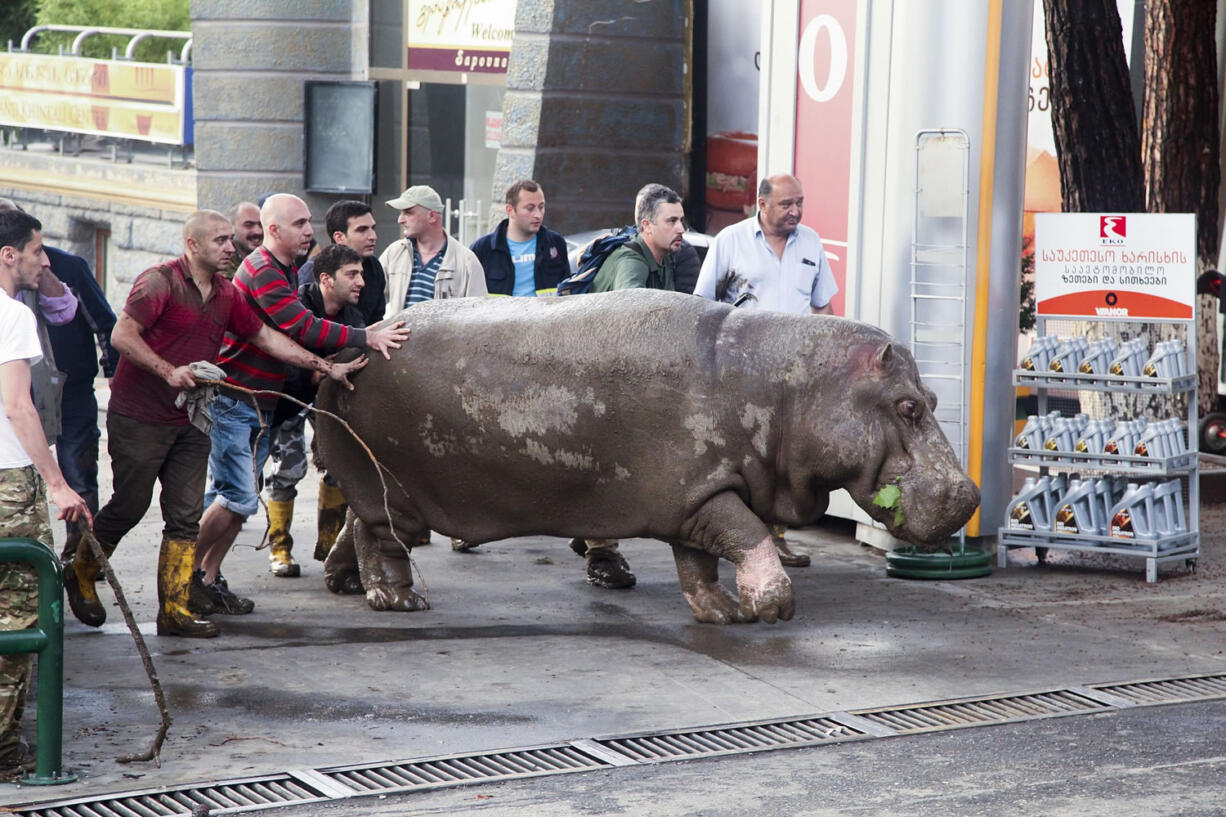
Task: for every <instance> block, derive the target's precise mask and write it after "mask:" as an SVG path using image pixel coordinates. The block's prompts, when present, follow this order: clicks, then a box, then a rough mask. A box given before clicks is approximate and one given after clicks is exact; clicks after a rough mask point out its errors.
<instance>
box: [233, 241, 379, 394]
mask: <svg viewBox="0 0 1226 817" xmlns="http://www.w3.org/2000/svg"><path fill="white" fill-rule="evenodd" d="M297 280H298V270H297V268H296V267H286V266H284V265H282V264H281V262H279V261H277V259H276V258H274V257H273V255H272V253H271V252H269V251H268V249H267V248H265V247H257V248H256V249H255V250H254V251H253V252H252V253H251V255H248V256H247V257H246V258H245V259H243V263H241V264H239V266H238V272H236V273H235V275H234V286H236V287H238V290H239V291H240V292H242V293H243V295H245V296H246V298H247V303H248V304H249V305H250V306H251V307H252V308H253V309H254V310H255V312H256V314H257V315H259V317H260V319H261V320H263V321H264V323H266V324H267V325H269V326H271V327H272V328H273V329H276V330H278V331H279V332H281V333H282V334H285V335H288V336H289V338H290V339H291V340H293V341H294V342H296V343H297V344H298V345H300V346H304V347H306V348H307V349H310V350H311V351H313V352H317V353H322V354H330V353H332V352H335V351H337V350H339V349H342V348H344V347H346V346H358V347H360V346H365V345H366V330H365V329H359V328H356V327H350V326H345V325H344V324H340V323H334V322H332V321H329V320H323V319H321V318H317V317H315V315H313V314H312V313H311V311H310V310H309V309H307V308H306V307H305V306H303V305H302V301H300V300H298V293H297V292H296V291H295V288H294V286H293V284H292V283H291V282H294V283H296V282H297ZM218 362H219V363H220V365H221V368H222V369H224V370H225V372H226V379H227V380H228V381H230V382H231V383H235V384H237V385H239V386H244V387H246V388H249V389H271V390H274V391H280V390H281V386H282V385H283V384H284V382H285V376H286V371H287V370H286V365H287V364H285V363H282V362H281V361H279V360H277V359H276V358H274V357H273V356H272V355H270V354H268V353H267V352H265V351H263V350H262V349H259V348H258V347H256V346H255V345H254V344H251V343H248V342H247V341H246V340H243V339H242V338H240V337H238V336H236V335H234V334H232V333H229V332H227V333H226V339H225V343H224V344H223V345H222V347H221V356H220V358H219V360H218ZM259 401H260V408H261V409H265V410H272V408H273V406H275V405H276V402H277V398H276V397H275V396H269V395H261V396H260V398H259Z"/></svg>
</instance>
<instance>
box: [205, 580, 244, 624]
mask: <svg viewBox="0 0 1226 817" xmlns="http://www.w3.org/2000/svg"><path fill="white" fill-rule="evenodd" d="M204 588H205V590H206V591H207V592H208V594H209V598H210V599H212V601H213V605H214V606H215V607H216V608H217V612H219V613H221V614H223V615H227V616H245V615H247V614H248V613H250V612H251V611H252V610H254V609H255V602H254V601H252V600H251V599H245V598H243V597H242V596H239V595H236V594H235V593H234V592H232V591H231V590H230V584H229V582H227V581H226V577H225V576H223V575H221V574H220V573H218V574H217V578H216V579H213V583H212V584H206V585H204Z"/></svg>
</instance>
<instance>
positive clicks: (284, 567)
mask: <svg viewBox="0 0 1226 817" xmlns="http://www.w3.org/2000/svg"><path fill="white" fill-rule="evenodd" d="M293 519H294V500H292V499H289V500H280V499H270V500H268V572H269V573H271V574H272V575H274V576H280V577H281V578H283V579H294V578H297V577H298V576H300V575H302V568H301V567H299V566H298V563H297V562H295V561H294V557H293V556H292V555H291V554H290V552H291V551H292V550H293V548H294V537H293V536H291V535H290V532H289V526H290V523H291V522H293Z"/></svg>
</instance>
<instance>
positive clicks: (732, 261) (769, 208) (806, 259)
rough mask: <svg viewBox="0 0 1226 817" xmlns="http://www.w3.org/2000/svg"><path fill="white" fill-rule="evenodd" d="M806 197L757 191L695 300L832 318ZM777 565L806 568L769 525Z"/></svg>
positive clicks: (826, 268)
mask: <svg viewBox="0 0 1226 817" xmlns="http://www.w3.org/2000/svg"><path fill="white" fill-rule="evenodd" d="M804 203H805V194H804V190H803V188H801V186H800V181H799V180H798V179H797V178H796V177H795V176H790V175H787V174H779V175H776V176H767V177H766V178H764V179H763V180H762V183H761V184H760V185H758V213H757V215H754V216H750V217H749V218H747V219H745V220H744V221H742V222H739V223H737V224H733V225H732V226H730V227H727V228H725V229H724V230H723V231H722V232H720V234H719V235H718V236H716V237H715V241H714V242H713V243H712V244H711V249H710V250H708V252H707V257H706V259H705V260H704V261H703V262H702V272H701V273H699V275H698V283H697V284H696V285H695V286H694V294H695V295H701V296H702V297H704V298H708V299H710V300H713V301H722V302H724V303H730V304H732V305H733V306H737V307H740V308H742V309H765V310H772V311H775V312H791V313H799V314H806V313H815V314H819V315H831V314H833V313H834V310H833V308H832V307H831V303H830V302H831V299H832V298H834V296H835V294H837V293H838V291H839V287H838V284H836V283H835V281H834V275H833V273H832V272H831V271H830V262H829V261H828V260H826V252H825V250H824V249H822V239H821V236H819V235H818V234H817V232H816V231H815V230H813V229H811V228H809V227H806V226H805V225H803V224H801V223H800V219H801V216H803V215H804ZM770 528H771V537H772V538H773V539H774V540H775V547H776V549H777V550H778V551H779V560H780V561H781V562H783V564H785V565H787V566H788V567H805V566H806V565H808V564H809V557H808V556H807V555H805V554H803V553H793V552H792V551H791V549H790V548H789V547H788V544H787V540H785V539H784V538H783V534H784V533H785V532H786V530H787V529H786V528H785V527H783V526H782V525H771V526H770Z"/></svg>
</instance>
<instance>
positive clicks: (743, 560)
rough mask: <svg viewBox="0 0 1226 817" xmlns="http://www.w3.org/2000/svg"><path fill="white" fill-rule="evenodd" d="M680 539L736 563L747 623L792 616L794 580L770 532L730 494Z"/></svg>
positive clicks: (708, 507) (715, 500)
mask: <svg viewBox="0 0 1226 817" xmlns="http://www.w3.org/2000/svg"><path fill="white" fill-rule="evenodd" d="M682 537H683V538H684V540H685V541H687V542H693V543H694V544H696V545H698V546H699V547H701V548H702V549H703V550H705V551H706V552H707V553H708V554H710V555H711V556H712V557H714V558H718V557H720V556H722V557H723V558H725V559H727V560H728V561H730V562H732V563H733V564H734V565H736V589H737V595H738V596H739V606H740V611H741V617H742V619H743V620H744V621H757V620H759V619H760V620H762V621H765V622H767V623H773V622H774V621H776V620H777V619H783V620H784V621H787V620H788V619H790V618H791V617H792V613H793V612H794V600H793V596H792V582H791V580H790V579H788V575H787V573H784V572H783V566H782V565H781V564H779V555H778V554H777V553H776V552H775V545H774V543H773V542H772V541H771V536H770V531H768V530H767V529H766V525H765V524H763V522H762V520H761V519H759V518H758V517H757V516H755V515H754V513H753V511H751V510H750V509H749V508H748V507H747V506H746V505H745V503H744V502H742V501H741V498H740V497H738V496H737V495H736V494H735V493H732V492H731V491H725V492H724V493H721V494H717V495H716V496H714V497H712V498H711V499H709V500H708V501H707V502H706V503H705V504H703V505H702V507H700V508H699V509H698V510H697V512H695V514H694V515H693V516H692V517H691V518H690V519H688V520H686V523H685V525H683V527H682Z"/></svg>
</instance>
